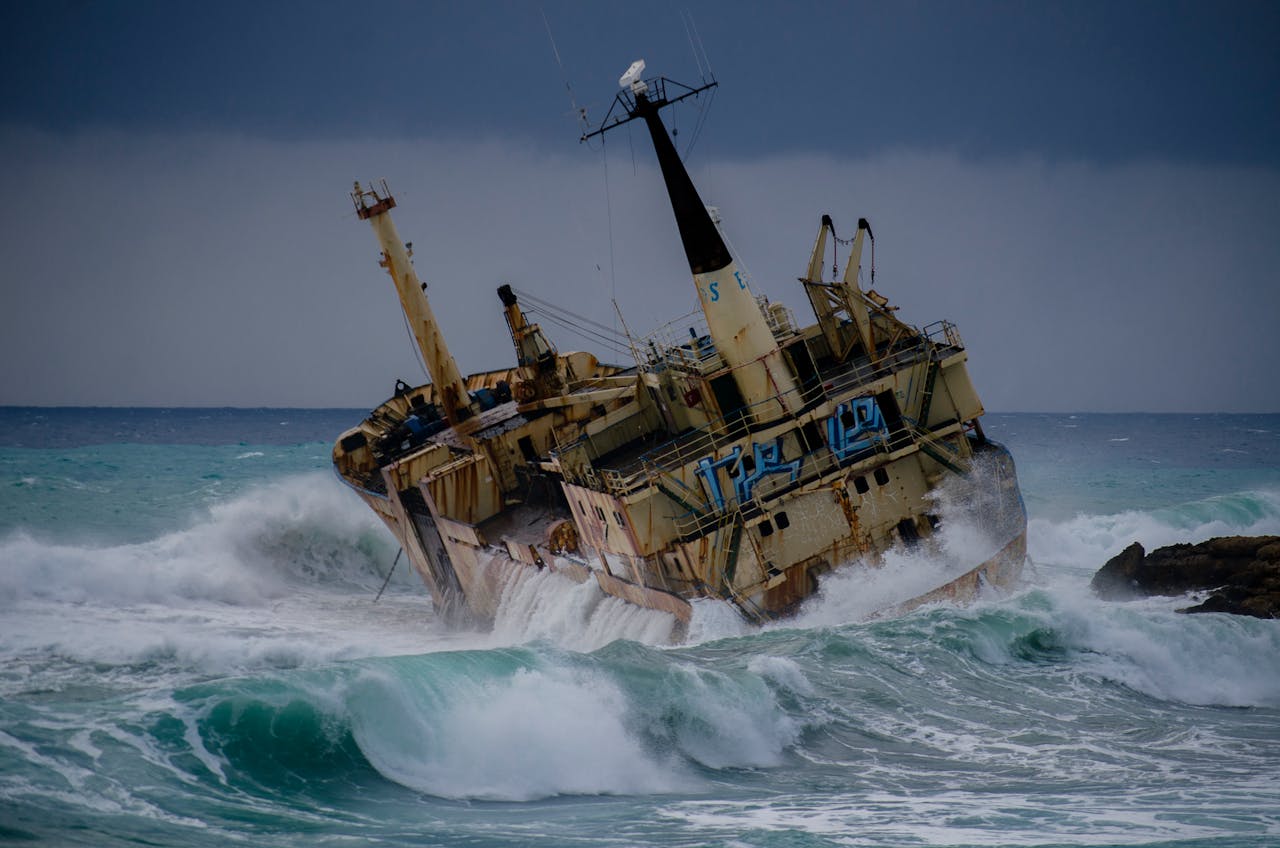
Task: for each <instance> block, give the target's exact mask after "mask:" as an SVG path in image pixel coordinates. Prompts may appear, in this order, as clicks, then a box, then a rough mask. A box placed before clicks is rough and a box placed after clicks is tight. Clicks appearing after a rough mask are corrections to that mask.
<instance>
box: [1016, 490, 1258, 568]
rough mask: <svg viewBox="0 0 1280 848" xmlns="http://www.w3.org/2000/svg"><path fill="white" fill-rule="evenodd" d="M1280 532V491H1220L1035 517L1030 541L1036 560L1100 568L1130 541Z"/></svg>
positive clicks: (1147, 543) (1151, 543)
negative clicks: (1134, 506) (1159, 503)
mask: <svg viewBox="0 0 1280 848" xmlns="http://www.w3.org/2000/svg"><path fill="white" fill-rule="evenodd" d="M1277 534H1280V493H1276V492H1242V493H1239V494H1234V495H1220V496H1216V497H1211V498H1206V499H1204V500H1201V501H1193V502H1189V503H1185V504H1182V505H1179V506H1175V507H1169V508H1165V509H1158V510H1150V511H1140V510H1129V511H1125V512H1120V513H1115V514H1112V515H1077V516H1075V517H1074V518H1071V519H1068V520H1066V521H1050V520H1046V519H1032V520H1031V521H1030V522H1029V524H1028V528H1027V547H1028V553H1029V554H1030V555H1031V558H1032V559H1033V560H1034V561H1036V562H1042V563H1051V564H1056V565H1064V566H1069V567H1072V568H1077V569H1087V570H1090V571H1096V570H1097V569H1099V568H1101V567H1102V565H1103V564H1104V563H1105V562H1106V561H1107V560H1108V559H1110V558H1111V557H1113V556H1115V555H1116V554H1118V553H1119V552H1120V551H1122V550H1123V549H1124V548H1126V547H1127V546H1128V545H1129V544H1130V543H1132V542H1135V541H1136V542H1141V543H1142V544H1143V546H1144V547H1145V548H1146V549H1147V550H1148V551H1150V550H1153V549H1154V548H1157V547H1160V546H1162V545H1171V544H1176V543H1178V542H1199V541H1203V540H1205V539H1209V538H1212V537H1214V536H1230V535H1247V536H1255V535H1277Z"/></svg>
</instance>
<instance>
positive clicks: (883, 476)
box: [872, 468, 889, 486]
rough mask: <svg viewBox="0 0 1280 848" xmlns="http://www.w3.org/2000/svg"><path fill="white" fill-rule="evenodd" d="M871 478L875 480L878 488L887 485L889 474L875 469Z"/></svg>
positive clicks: (881, 469)
mask: <svg viewBox="0 0 1280 848" xmlns="http://www.w3.org/2000/svg"><path fill="white" fill-rule="evenodd" d="M872 476H873V477H875V478H876V485H878V486H887V485H889V472H888V471H885V470H884V469H883V468H877V469H876V471H875V474H873V475H872Z"/></svg>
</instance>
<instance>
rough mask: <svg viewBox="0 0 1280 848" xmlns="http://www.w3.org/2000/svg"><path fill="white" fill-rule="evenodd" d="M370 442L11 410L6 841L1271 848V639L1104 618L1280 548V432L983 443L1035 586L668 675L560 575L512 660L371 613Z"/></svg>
mask: <svg viewBox="0 0 1280 848" xmlns="http://www.w3.org/2000/svg"><path fill="white" fill-rule="evenodd" d="M363 414H364V413H363V411H362V410H129V409H105V410H104V409H16V408H7V409H4V408H0V843H4V844H14V845H26V844H48V845H86V846H124V845H129V846H136V845H139V844H142V845H182V846H206V845H208V846H224V845H233V844H242V845H255V846H258V845H272V846H274V845H281V846H351V845H423V846H426V845H430V846H469V847H470V848H480V846H594V845H606V846H703V845H708V846H735V848H738V846H753V847H754V846H761V848H763V846H788V848H794V847H795V846H844V845H852V846H968V845H1017V846H1059V845H1160V846H1174V845H1177V846H1215V847H1216V846H1274V845H1280V621H1261V620H1256V619H1249V618H1236V617H1230V616H1225V615H1216V614H1215V615H1195V616H1188V615H1181V614H1179V613H1177V612H1176V609H1177V608H1178V607H1180V606H1186V605H1187V604H1188V599H1187V598H1172V599H1170V598H1163V599H1151V600H1143V601H1136V602H1129V603H1107V602H1102V601H1099V600H1097V599H1095V598H1093V597H1092V596H1091V594H1090V592H1089V589H1088V583H1089V579H1090V577H1091V576H1092V574H1093V572H1094V571H1095V570H1096V569H1097V568H1098V567H1099V566H1101V565H1102V563H1103V562H1105V561H1106V560H1107V558H1109V557H1110V556H1112V555H1114V554H1115V553H1117V552H1119V551H1120V550H1121V549H1122V548H1123V547H1125V546H1126V545H1128V544H1129V543H1130V542H1132V541H1135V540H1137V541H1141V542H1142V543H1143V544H1144V545H1146V546H1147V547H1148V549H1150V548H1152V547H1156V546H1159V545H1164V544H1169V543H1173V542H1178V541H1199V540H1202V539H1205V538H1208V537H1211V536H1214V535H1222V534H1234V533H1243V534H1280V416H1277V415H1199V416H1190V415H1085V414H1081V415H1057V414H1055V415H1037V414H1020V415H994V414H993V415H989V416H987V418H986V419H984V421H985V426H986V430H987V433H988V435H990V436H991V437H993V438H995V439H998V440H1000V441H1002V442H1004V443H1005V444H1007V445H1008V446H1009V447H1010V448H1011V450H1012V451H1013V454H1014V457H1015V459H1016V461H1017V463H1018V469H1019V475H1020V479H1021V481H1022V488H1023V493H1024V497H1025V500H1026V503H1027V508H1028V511H1029V514H1030V528H1029V547H1030V555H1031V558H1032V561H1033V565H1032V567H1030V568H1029V569H1028V573H1027V578H1026V581H1025V583H1024V585H1022V586H1021V587H1019V588H1018V589H1017V590H1016V591H1014V592H1012V593H1010V594H1008V595H1003V596H996V595H993V596H991V597H987V598H984V599H983V600H981V601H980V602H979V603H977V604H976V605H973V606H970V607H966V608H957V607H953V606H946V605H942V606H934V607H929V608H925V609H920V610H918V611H916V612H913V613H911V614H910V615H907V616H905V617H901V618H895V619H888V620H868V619H867V617H866V615H865V612H866V609H865V607H866V604H865V603H864V601H865V598H864V596H863V592H864V591H865V590H864V588H863V587H859V586H858V585H857V584H856V583H854V582H852V581H842V580H840V579H836V578H832V579H830V580H828V581H827V582H826V583H825V584H824V588H823V592H822V595H821V596H820V597H817V598H815V599H813V600H812V601H811V602H810V603H809V604H808V605H807V606H806V607H805V608H804V609H803V610H802V611H801V612H800V614H799V616H798V617H797V618H796V619H794V620H792V621H789V622H786V623H783V624H777V625H774V626H770V627H767V628H764V629H755V628H749V627H746V626H744V625H742V624H741V623H739V622H738V621H737V620H736V619H735V618H734V616H732V615H731V614H728V613H726V611H725V610H724V609H722V608H720V607H718V606H716V605H714V604H699V605H697V607H696V610H695V615H694V620H693V623H692V627H691V632H690V636H689V638H688V640H687V641H686V642H685V643H683V644H680V645H676V646H668V645H665V644H664V640H665V638H666V636H667V635H668V634H669V633H670V630H671V623H670V621H669V620H667V619H666V618H665V617H664V616H662V615H661V614H658V613H651V612H648V611H637V610H633V609H627V608H625V607H623V606H621V605H620V604H619V603H618V602H616V601H613V600H612V599H602V598H601V597H600V596H599V594H598V590H596V589H594V588H593V587H591V586H589V585H588V586H583V587H572V586H568V585H565V584H560V583H558V582H557V581H558V580H559V578H557V577H555V576H554V575H549V574H542V575H535V576H534V577H532V578H531V579H529V580H527V581H525V582H523V583H521V584H519V585H518V586H514V587H512V589H511V591H510V592H509V594H508V596H507V597H506V598H504V601H503V604H504V606H503V611H502V614H501V615H500V618H499V621H498V624H497V627H496V628H495V629H494V631H493V632H491V633H479V632H458V631H452V630H450V629H448V628H447V627H445V626H444V625H443V624H442V623H441V622H438V621H436V620H435V619H434V618H433V616H432V612H431V608H430V604H429V602H428V600H427V596H426V594H425V591H424V590H423V589H422V587H421V585H420V584H418V583H417V579H416V577H414V576H413V574H412V572H411V570H410V569H408V568H406V567H405V564H404V563H401V564H400V566H399V568H398V570H397V571H396V572H395V573H394V575H393V577H392V579H391V582H390V584H389V587H388V589H387V591H386V593H385V594H384V595H383V596H382V598H381V600H379V601H378V602H377V603H375V602H374V597H375V595H376V593H377V591H378V589H379V587H380V586H381V584H382V582H383V579H384V577H385V576H386V574H387V572H388V569H389V568H390V567H391V564H392V561H393V560H394V558H395V556H396V552H397V547H396V545H395V543H394V542H393V541H392V538H391V536H390V534H389V533H387V532H386V530H385V529H383V528H382V527H381V525H380V524H378V523H377V522H376V520H375V519H374V518H373V517H372V515H371V514H370V513H369V511H368V510H367V509H366V508H365V507H364V506H363V504H362V503H361V502H360V501H359V500H358V499H357V498H356V497H355V496H354V495H352V494H351V493H350V492H348V491H347V490H346V489H345V488H344V487H343V486H342V485H341V484H340V483H339V482H338V481H337V479H336V478H335V477H334V475H333V473H332V472H331V471H330V468H329V447H330V444H331V443H332V441H333V439H334V437H335V436H336V435H337V434H338V433H339V432H341V431H342V430H344V429H346V428H347V427H349V426H353V425H354V424H355V423H357V422H358V421H359V420H360V419H361V418H362V417H363ZM959 543H961V542H958V544H959ZM930 567H931V563H930V562H929V561H928V558H927V556H926V555H923V554H920V555H916V556H914V557H913V556H910V555H907V554H901V555H895V556H894V557H891V558H890V561H889V563H888V565H887V566H886V569H887V570H886V572H885V574H886V575H888V577H889V578H893V577H894V575H899V574H900V575H902V577H903V579H909V578H910V577H912V576H913V575H915V576H918V575H919V574H921V573H927V571H928V569H929V568H930Z"/></svg>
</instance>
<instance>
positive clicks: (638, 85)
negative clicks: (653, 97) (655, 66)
mask: <svg viewBox="0 0 1280 848" xmlns="http://www.w3.org/2000/svg"><path fill="white" fill-rule="evenodd" d="M643 73H644V59H636V60H635V61H634V62H632V63H631V67H629V68H627V72H626V73H625V74H623V75H622V77H621V78H620V79H619V80H618V85H620V86H622V87H623V88H630V89H631V93H632V94H643V93H644V92H646V91H648V90H649V86H647V85H645V84H644V80H643V79H641V78H640V75H641V74H643Z"/></svg>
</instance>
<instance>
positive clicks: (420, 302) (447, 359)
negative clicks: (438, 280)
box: [351, 182, 475, 427]
mask: <svg viewBox="0 0 1280 848" xmlns="http://www.w3.org/2000/svg"><path fill="white" fill-rule="evenodd" d="M351 199H352V201H354V202H355V205H356V215H358V216H359V217H360V218H361V219H363V220H365V221H368V222H369V223H370V224H372V225H373V232H374V234H375V235H376V236H377V237H378V244H379V245H381V246H382V259H380V260H379V261H378V264H379V265H381V266H382V267H383V268H386V269H387V273H388V274H390V275H391V280H392V281H393V282H394V283H395V284H396V292H397V293H398V294H399V295H400V306H401V307H402V308H403V309H404V314H405V317H406V318H407V319H408V320H409V327H410V329H411V330H413V337H414V339H416V340H417V342H418V349H419V350H420V351H422V362H423V364H424V365H426V367H427V373H428V374H429V375H430V377H431V383H432V385H433V386H435V396H436V401H437V402H438V403H439V404H440V408H441V409H442V410H443V412H444V417H445V420H446V421H448V422H449V426H451V427H456V426H457V425H458V424H459V423H461V422H463V421H465V420H467V419H468V418H470V417H472V416H473V415H474V414H475V409H474V408H473V407H472V403H471V396H470V395H469V394H468V393H467V384H466V383H465V382H464V381H463V379H462V374H461V372H459V371H458V363H457V362H455V361H454V359H453V355H452V354H451V353H449V346H448V345H447V344H445V341H444V335H443V334H442V333H441V332H440V326H439V325H438V324H437V323H436V316H435V313H433V312H432V311H431V304H430V303H429V302H428V301H427V284H426V283H423V282H421V281H420V280H419V279H418V274H417V272H416V271H414V270H413V263H412V262H410V261H409V250H408V248H407V247H406V246H405V243H404V242H403V241H401V240H400V234H399V233H398V232H396V225H395V223H394V222H393V221H392V220H391V210H392V209H394V208H395V205H396V201H395V198H394V197H392V196H391V194H390V192H388V190H387V184H386V182H383V183H382V190H381V193H379V191H378V189H376V188H374V187H372V186H371V187H369V188H367V189H364V188H361V186H360V183H356V184H355V189H354V190H353V191H352V192H351Z"/></svg>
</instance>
